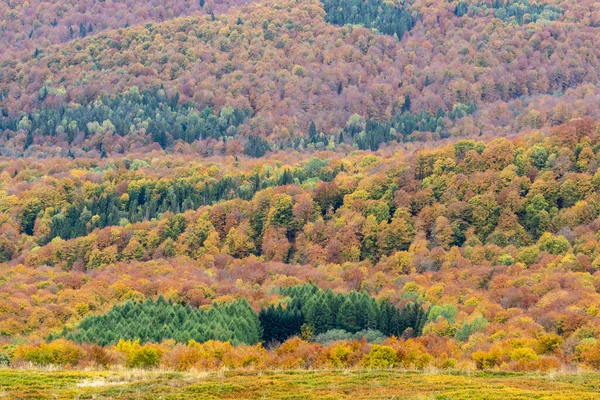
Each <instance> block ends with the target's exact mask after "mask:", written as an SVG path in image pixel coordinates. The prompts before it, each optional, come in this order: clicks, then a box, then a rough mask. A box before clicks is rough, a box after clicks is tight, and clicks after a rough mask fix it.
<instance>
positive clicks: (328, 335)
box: [312, 329, 353, 344]
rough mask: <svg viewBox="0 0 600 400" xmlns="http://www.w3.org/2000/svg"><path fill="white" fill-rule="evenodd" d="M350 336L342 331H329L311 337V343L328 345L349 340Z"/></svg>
mask: <svg viewBox="0 0 600 400" xmlns="http://www.w3.org/2000/svg"><path fill="white" fill-rule="evenodd" d="M352 336H353V335H352V334H351V333H350V332H346V331H345V330H343V329H330V330H328V331H327V332H323V333H319V334H318V335H317V336H315V337H313V339H312V341H313V342H315V343H321V344H329V343H332V342H340V341H344V340H351V339H352Z"/></svg>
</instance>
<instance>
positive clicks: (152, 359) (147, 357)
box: [128, 346, 161, 369]
mask: <svg viewBox="0 0 600 400" xmlns="http://www.w3.org/2000/svg"><path fill="white" fill-rule="evenodd" d="M160 357H161V352H160V350H159V349H156V348H154V347H150V346H143V347H142V348H140V349H139V350H137V351H136V352H134V353H133V356H132V357H131V360H130V361H129V362H128V366H129V367H133V368H145V369H148V368H154V367H156V366H157V365H158V364H159V363H160Z"/></svg>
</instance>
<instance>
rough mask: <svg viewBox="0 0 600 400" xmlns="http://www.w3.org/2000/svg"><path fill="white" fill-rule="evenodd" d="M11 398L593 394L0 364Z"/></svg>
mask: <svg viewBox="0 0 600 400" xmlns="http://www.w3.org/2000/svg"><path fill="white" fill-rule="evenodd" d="M0 398H10V399H71V398H77V399H102V398H120V399H154V400H156V399H352V400H358V399H503V400H506V399H574V400H575V399H577V400H580V399H600V375H596V374H516V373H510V374H509V373H478V374H472V375H467V374H456V375H452V374H427V373H413V372H402V371H391V370H390V371H364V370H363V371H295V372H262V373H259V372H223V373H187V372H186V373H177V372H144V371H40V370H11V369H3V370H0Z"/></svg>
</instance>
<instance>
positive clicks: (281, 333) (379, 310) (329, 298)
mask: <svg viewBox="0 0 600 400" xmlns="http://www.w3.org/2000/svg"><path fill="white" fill-rule="evenodd" d="M279 292H280V293H281V294H282V295H285V296H289V297H290V299H291V301H290V302H289V304H288V305H287V307H282V306H281V305H278V306H277V307H275V306H273V305H271V306H270V307H268V308H266V309H263V310H261V312H260V314H259V319H260V322H261V325H262V328H263V341H264V342H267V343H269V342H272V341H278V342H283V341H285V340H286V339H287V338H289V337H291V336H295V335H297V334H299V333H300V332H301V330H303V328H304V329H307V330H308V332H309V334H310V335H318V334H321V333H325V332H327V331H329V330H334V329H335V330H338V329H341V330H343V331H346V332H349V333H356V332H359V331H367V330H376V331H380V332H382V333H383V334H384V335H385V336H398V337H399V336H401V335H403V334H404V333H405V332H406V331H407V330H410V334H409V336H419V335H420V334H421V332H422V329H423V326H424V325H425V323H426V322H427V312H426V311H425V310H424V309H423V308H422V307H421V306H420V305H418V304H416V303H412V302H411V303H408V304H407V305H405V306H404V307H402V308H398V307H395V306H394V305H392V304H391V303H390V302H389V301H387V300H384V301H381V302H378V301H377V300H376V299H374V298H371V297H369V295H367V294H365V293H358V292H355V291H351V292H349V293H338V294H334V293H333V292H332V291H331V290H327V291H323V290H321V289H319V288H318V287H317V286H316V285H310V284H309V285H302V286H294V287H289V288H282V289H280V290H279ZM304 333H306V330H305V331H304Z"/></svg>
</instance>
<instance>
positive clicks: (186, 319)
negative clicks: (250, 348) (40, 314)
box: [48, 296, 261, 346]
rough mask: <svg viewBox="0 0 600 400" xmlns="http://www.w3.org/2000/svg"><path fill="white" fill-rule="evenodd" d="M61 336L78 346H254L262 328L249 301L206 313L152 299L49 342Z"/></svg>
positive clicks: (119, 307)
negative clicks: (125, 342)
mask: <svg viewBox="0 0 600 400" xmlns="http://www.w3.org/2000/svg"><path fill="white" fill-rule="evenodd" d="M61 336H62V337H65V338H67V339H68V340H73V341H75V342H77V343H96V344H98V345H100V346H106V345H109V344H117V343H118V342H119V341H120V340H136V339H137V340H140V341H141V342H142V343H146V342H153V343H160V342H162V341H163V340H166V339H174V340H175V341H176V342H178V343H187V342H189V341H190V340H194V341H196V342H198V343H204V342H206V341H209V340H219V341H222V342H230V343H232V344H234V345H237V344H240V343H244V344H249V345H253V344H256V343H258V341H259V339H260V336H261V328H260V323H259V320H258V317H257V315H256V312H255V311H254V310H253V309H252V308H251V307H250V305H249V304H248V302H247V301H246V300H239V301H235V302H232V303H225V304H221V305H219V304H213V305H212V306H211V307H210V308H209V309H208V310H206V309H198V308H192V307H190V306H184V305H180V304H173V302H172V301H171V300H169V301H165V300H164V298H163V297H162V296H159V297H158V299H157V300H156V301H153V300H152V298H149V299H147V300H146V301H144V302H139V301H128V302H126V303H125V304H124V305H117V306H114V307H113V308H112V309H111V310H110V311H109V312H108V313H106V314H104V315H95V316H90V317H87V318H85V319H84V320H83V321H81V322H80V323H79V325H78V326H77V329H76V330H75V331H73V332H69V331H68V330H67V329H66V328H65V329H63V332H61V333H60V334H51V335H50V336H49V338H48V339H49V340H54V339H57V338H58V337H61Z"/></svg>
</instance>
